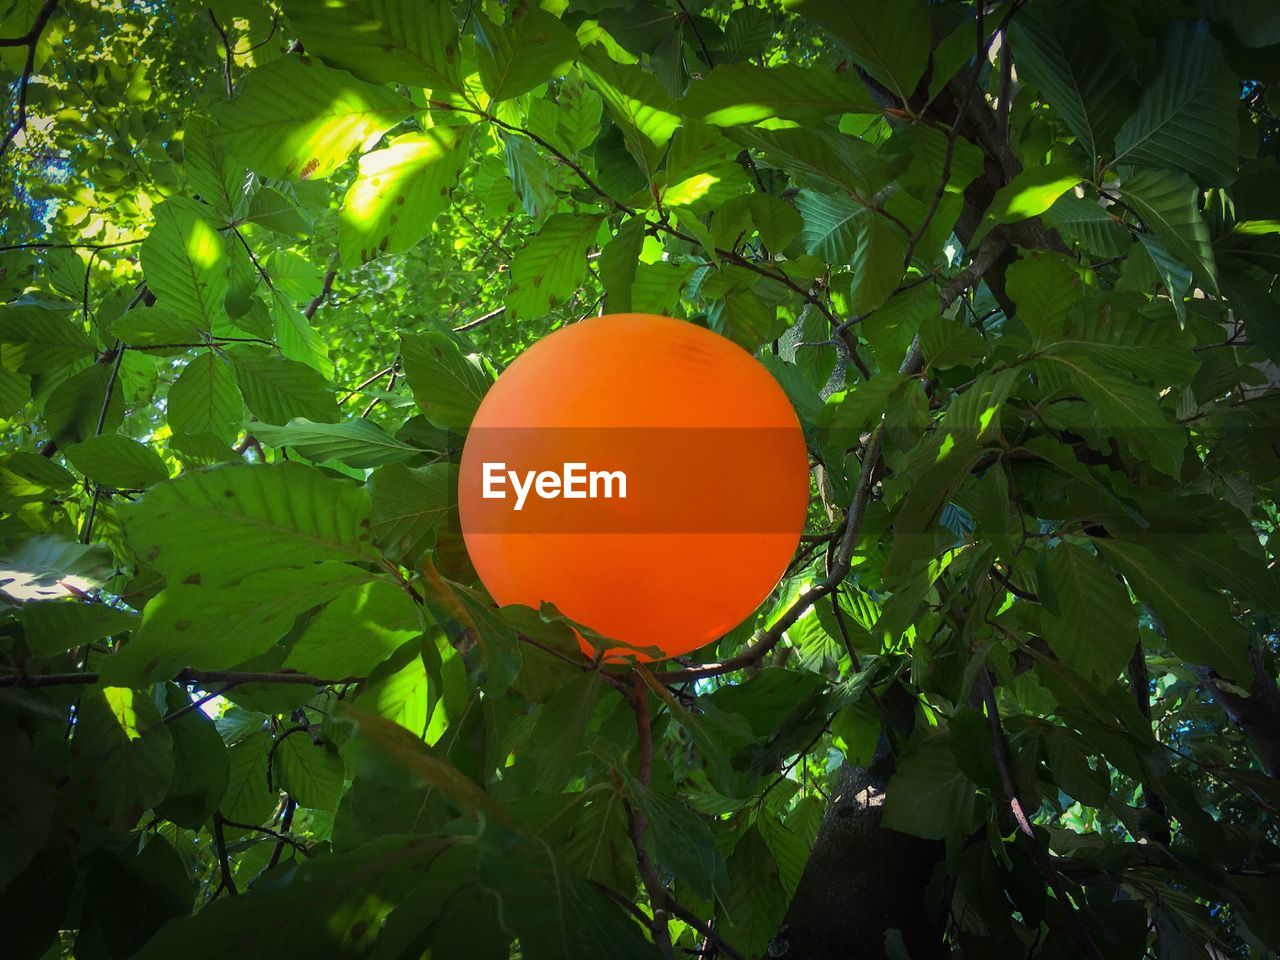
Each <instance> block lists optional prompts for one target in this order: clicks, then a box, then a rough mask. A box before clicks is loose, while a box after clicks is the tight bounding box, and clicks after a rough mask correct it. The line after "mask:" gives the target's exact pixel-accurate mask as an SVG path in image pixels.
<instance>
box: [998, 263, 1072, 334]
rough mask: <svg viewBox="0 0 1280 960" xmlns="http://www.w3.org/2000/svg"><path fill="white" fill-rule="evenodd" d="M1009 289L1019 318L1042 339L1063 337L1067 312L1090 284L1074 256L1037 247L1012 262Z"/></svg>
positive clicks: (1007, 277) (1007, 276) (1007, 282)
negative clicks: (1072, 257)
mask: <svg viewBox="0 0 1280 960" xmlns="http://www.w3.org/2000/svg"><path fill="white" fill-rule="evenodd" d="M1006 289H1007V290H1008V291H1009V296H1011V297H1013V301H1014V303H1015V304H1017V307H1018V313H1017V317H1018V319H1019V320H1021V321H1022V323H1023V325H1024V326H1025V327H1026V328H1027V329H1028V330H1030V331H1031V335H1032V336H1033V337H1034V338H1035V339H1036V341H1037V342H1039V341H1052V340H1058V339H1061V337H1062V331H1063V327H1064V325H1065V324H1066V320H1067V314H1068V313H1070V312H1071V306H1072V304H1073V303H1075V302H1076V301H1078V300H1079V298H1080V297H1082V296H1084V293H1085V290H1086V286H1085V281H1084V278H1083V277H1081V275H1080V269H1079V268H1078V267H1077V266H1076V264H1075V262H1074V261H1073V260H1072V259H1071V258H1070V257H1067V256H1064V255H1063V254H1059V253H1049V252H1047V251H1044V250H1036V251H1033V252H1031V253H1029V254H1027V255H1026V256H1023V257H1019V258H1018V259H1017V260H1016V261H1014V262H1013V263H1012V264H1010V265H1009V269H1008V271H1007V273H1006Z"/></svg>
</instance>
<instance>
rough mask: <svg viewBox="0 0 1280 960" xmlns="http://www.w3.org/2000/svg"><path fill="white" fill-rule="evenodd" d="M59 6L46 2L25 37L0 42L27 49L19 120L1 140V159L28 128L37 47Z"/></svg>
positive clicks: (19, 92) (19, 80)
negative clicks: (21, 132) (28, 103)
mask: <svg viewBox="0 0 1280 960" xmlns="http://www.w3.org/2000/svg"><path fill="white" fill-rule="evenodd" d="M57 5H58V0H45V2H44V6H43V7H41V8H40V12H39V13H37V14H36V19H35V21H34V22H33V23H32V24H31V29H30V30H28V31H27V32H26V34H25V35H23V36H21V37H13V38H10V39H7V40H0V47H21V46H25V47H26V48H27V61H26V63H25V64H24V65H23V67H22V76H21V77H20V78H19V79H18V111H17V119H16V120H14V122H13V126H11V127H10V128H9V132H8V133H6V134H5V135H4V139H3V140H0V157H3V156H4V154H5V151H6V150H8V149H9V144H11V143H13V140H14V138H15V137H17V135H18V133H19V131H22V130H25V129H26V128H27V85H28V84H30V83H31V74H32V73H33V72H34V71H35V67H36V47H37V46H39V45H40V36H41V35H42V34H43V33H44V28H45V26H46V25H47V24H48V22H49V18H50V17H51V16H53V11H54V8H55V7H57Z"/></svg>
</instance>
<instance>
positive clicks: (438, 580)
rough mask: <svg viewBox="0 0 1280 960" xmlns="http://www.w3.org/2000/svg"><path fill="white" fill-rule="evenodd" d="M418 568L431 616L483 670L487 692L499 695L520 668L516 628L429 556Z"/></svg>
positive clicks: (470, 663)
mask: <svg viewBox="0 0 1280 960" xmlns="http://www.w3.org/2000/svg"><path fill="white" fill-rule="evenodd" d="M418 572H419V573H420V574H421V575H422V580H421V583H422V591H423V595H424V599H425V600H426V604H427V610H428V611H429V612H430V613H431V616H432V618H433V619H434V620H435V622H436V623H437V624H438V625H439V627H440V629H441V630H443V631H444V634H445V636H446V637H448V638H449V642H450V643H451V644H452V645H453V646H454V647H455V648H456V649H457V650H458V651H459V652H460V653H461V654H462V655H463V656H464V657H466V658H467V661H468V666H469V668H473V669H475V670H476V671H477V672H478V673H479V674H480V677H479V679H480V684H481V686H482V687H483V688H484V691H485V693H486V695H488V696H498V695H500V694H501V693H502V692H503V691H505V690H506V689H507V688H508V687H510V686H511V684H512V682H513V681H514V680H515V678H516V676H517V674H519V672H520V662H521V653H520V647H519V646H518V645H517V642H516V633H515V631H514V630H512V629H511V627H510V626H508V624H507V623H506V621H504V620H502V619H501V618H500V617H499V616H498V615H497V612H496V611H495V610H494V609H493V607H492V606H491V605H490V604H489V603H487V602H486V601H485V600H483V599H481V597H479V596H478V595H477V594H475V593H474V592H473V591H471V590H469V589H468V588H467V587H464V586H461V585H460V584H456V583H453V582H451V581H449V580H446V579H445V578H444V577H442V576H440V573H439V571H438V570H436V568H435V565H434V564H433V563H432V562H431V560H430V558H428V557H425V556H424V557H423V558H422V560H421V562H420V563H419V565H418ZM477 655H478V661H479V662H478V663H476V662H475V661H476V659H477Z"/></svg>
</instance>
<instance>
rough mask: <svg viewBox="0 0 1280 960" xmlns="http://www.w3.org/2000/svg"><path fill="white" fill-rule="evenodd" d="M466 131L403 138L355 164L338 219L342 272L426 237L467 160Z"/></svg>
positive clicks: (440, 130)
mask: <svg viewBox="0 0 1280 960" xmlns="http://www.w3.org/2000/svg"><path fill="white" fill-rule="evenodd" d="M470 134H471V129H470V128H469V127H432V128H431V129H429V130H424V131H422V132H421V133H406V134H402V135H401V136H399V137H396V138H395V139H394V140H392V141H391V142H390V143H389V144H387V146H386V147H385V148H383V149H382V150H374V151H373V152H372V153H366V154H365V155H364V156H362V157H361V158H360V172H359V174H358V175H357V176H356V178H355V180H353V181H352V182H351V186H350V187H349V188H348V189H347V193H346V196H345V197H343V200H342V210H341V212H340V213H339V215H338V249H339V250H340V251H341V253H342V263H343V265H344V266H352V265H354V264H357V263H365V262H367V261H369V260H373V259H374V258H376V257H378V256H379V255H380V254H383V253H403V252H404V251H406V250H409V249H410V248H412V247H414V246H415V245H416V244H417V243H418V242H419V241H420V240H421V239H422V238H423V237H425V236H426V235H427V234H428V233H430V232H431V225H432V223H433V222H434V221H435V218H436V215H437V214H438V213H439V212H440V210H441V208H443V207H444V205H445V203H446V202H447V201H448V198H449V191H450V189H451V188H452V187H453V184H454V183H455V182H456V181H457V179H458V172H459V171H460V170H461V169H462V166H463V164H464V163H465V162H466V159H467V146H468V143H469V142H470Z"/></svg>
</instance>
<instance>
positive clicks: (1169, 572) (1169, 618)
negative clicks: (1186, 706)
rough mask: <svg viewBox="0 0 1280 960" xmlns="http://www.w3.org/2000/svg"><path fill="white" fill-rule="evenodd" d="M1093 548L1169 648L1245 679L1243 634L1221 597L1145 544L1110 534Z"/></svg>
mask: <svg viewBox="0 0 1280 960" xmlns="http://www.w3.org/2000/svg"><path fill="white" fill-rule="evenodd" d="M1098 549H1099V551H1100V552H1101V553H1102V555H1103V556H1104V557H1105V558H1106V560H1107V562H1108V563H1110V564H1111V565H1112V566H1113V567H1114V568H1115V569H1116V570H1117V571H1118V572H1119V573H1121V574H1123V575H1124V578H1125V579H1126V580H1128V581H1129V585H1130V586H1131V587H1132V588H1133V592H1134V593H1135V594H1137V596H1138V599H1139V600H1141V601H1142V602H1143V603H1145V604H1147V605H1148V606H1149V607H1150V608H1151V610H1152V612H1153V613H1154V614H1155V615H1156V616H1157V617H1158V618H1159V620H1160V623H1161V625H1162V627H1163V630H1164V634H1165V637H1166V639H1167V640H1168V641H1169V646H1170V647H1171V648H1172V649H1173V652H1174V653H1176V654H1177V655H1178V656H1180V657H1183V658H1184V659H1186V660H1188V661H1190V662H1191V663H1202V664H1205V665H1207V666H1210V667H1212V668H1213V669H1214V670H1216V671H1218V673H1220V674H1221V675H1222V676H1224V677H1228V678H1230V679H1234V680H1239V681H1245V682H1247V681H1248V680H1249V678H1250V677H1252V676H1253V671H1252V667H1251V665H1250V663H1249V637H1248V633H1247V631H1246V630H1245V628H1244V627H1243V626H1242V625H1241V624H1240V623H1239V622H1238V621H1236V619H1235V618H1234V617H1233V616H1232V615H1231V605H1230V604H1229V603H1228V601H1227V598H1226V597H1224V596H1223V595H1222V594H1220V593H1217V592H1216V591H1213V590H1209V589H1206V588H1205V587H1203V586H1201V585H1200V584H1198V583H1196V582H1195V581H1193V580H1191V579H1189V578H1188V577H1186V576H1184V575H1182V574H1181V571H1179V570H1178V569H1177V568H1176V567H1174V566H1172V565H1170V564H1168V563H1164V562H1162V560H1161V559H1160V558H1159V557H1157V556H1156V554H1154V553H1152V552H1151V551H1150V550H1148V549H1147V548H1145V547H1140V546H1137V545H1136V544H1132V543H1126V542H1124V541H1122V540H1114V539H1110V540H1105V541H1099V542H1098Z"/></svg>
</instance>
